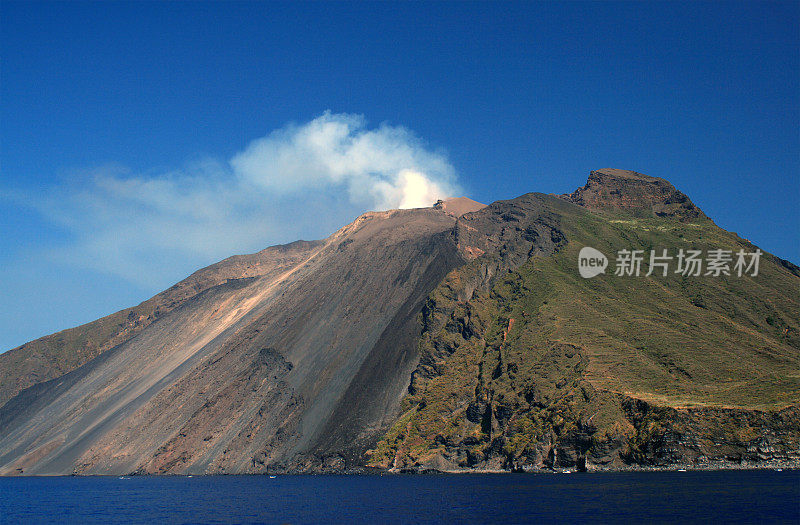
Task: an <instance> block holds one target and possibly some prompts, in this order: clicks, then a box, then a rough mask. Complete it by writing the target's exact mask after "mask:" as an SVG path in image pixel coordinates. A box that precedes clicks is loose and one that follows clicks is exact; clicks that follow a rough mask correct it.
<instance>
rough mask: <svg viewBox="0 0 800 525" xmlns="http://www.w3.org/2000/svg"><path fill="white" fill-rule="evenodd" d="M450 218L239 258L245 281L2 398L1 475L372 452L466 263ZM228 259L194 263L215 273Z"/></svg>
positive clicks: (166, 469)
mask: <svg viewBox="0 0 800 525" xmlns="http://www.w3.org/2000/svg"><path fill="white" fill-rule="evenodd" d="M455 221H456V218H455V217H454V216H452V215H449V214H447V213H443V212H442V211H440V210H434V209H420V210H394V211H390V212H384V213H369V214H365V215H363V216H361V217H359V219H357V220H356V221H355V222H354V223H352V224H351V225H349V226H347V227H345V228H343V229H342V230H339V231H338V232H336V233H335V234H334V235H332V236H331V237H329V238H328V239H326V240H325V241H324V242H320V243H306V244H304V245H303V246H299V247H298V246H295V247H292V246H290V247H285V248H273V249H271V252H289V253H291V254H292V257H289V258H287V259H281V261H282V262H281V264H273V265H267V264H266V263H265V262H264V260H263V257H262V259H259V261H260V262H261V268H262V270H263V269H265V268H264V267H266V266H268V268H266V271H255V270H254V269H253V268H252V267H253V266H254V265H256V264H257V262H258V261H257V262H256V263H253V262H252V259H247V258H245V259H242V261H245V260H246V261H247V262H246V263H244V262H242V263H240V268H239V274H240V275H241V277H240V278H238V279H234V278H228V279H226V280H225V281H223V282H222V283H221V284H217V285H216V286H210V287H208V288H206V289H205V290H204V291H202V292H200V293H198V294H196V295H194V296H192V297H191V298H190V299H187V300H185V301H183V302H182V303H181V304H179V305H177V306H176V307H175V308H173V309H172V310H171V311H170V312H169V313H166V314H164V315H163V316H161V317H159V318H158V319H155V320H154V321H152V322H151V323H150V324H149V326H148V327H146V328H145V329H142V330H141V331H140V332H139V333H138V334H137V335H136V336H135V337H132V338H129V339H128V340H127V341H125V342H123V343H122V344H120V345H118V346H116V347H114V348H113V349H111V350H108V351H106V352H104V353H103V354H101V355H100V356H99V357H97V358H95V359H93V360H91V361H88V362H87V363H85V364H84V365H82V366H80V367H79V368H76V369H74V370H72V371H71V372H69V373H68V374H66V375H62V376H60V377H58V378H57V379H54V380H51V381H48V382H44V383H39V384H36V385H34V386H32V387H30V388H28V389H26V390H23V391H22V392H21V393H20V394H18V395H17V396H16V397H14V398H12V399H11V400H10V401H9V402H8V403H6V404H5V405H4V406H3V407H2V408H1V409H0V473H15V472H22V473H26V474H52V473H65V472H66V473H69V472H79V473H117V472H132V471H139V472H153V473H183V472H258V471H262V470H264V469H266V468H268V467H273V468H277V467H275V466H276V465H283V464H287V465H289V464H290V463H289V462H290V460H291V462H293V463H291V465H300V466H302V464H304V462H305V460H304V459H303V458H304V454H307V455H309V458H311V459H309V460H308V461H310V462H311V467H313V461H314V458H317V457H322V455H324V453H326V452H327V450H328V448H331V447H333V448H334V449H335V452H337V453H343V452H345V449H349V448H353V447H355V448H358V447H361V449H363V448H365V446H362V445H360V444H359V440H360V439H362V438H363V435H362V434H366V435H372V434H374V433H375V432H377V431H378V430H379V429H381V428H385V427H386V425H387V424H388V423H389V422H390V419H391V417H392V416H393V415H395V412H394V411H395V410H396V407H397V405H398V401H399V399H400V397H401V396H402V394H403V392H404V391H405V389H406V387H407V381H408V375H409V374H410V373H411V370H412V369H413V367H414V366H416V351H415V349H416V347H415V345H414V344H413V341H414V338H415V337H416V335H417V333H418V326H417V321H416V318H417V314H418V312H419V309H420V308H421V305H422V303H423V301H424V299H425V297H426V296H427V295H428V293H429V292H430V291H431V290H432V289H433V288H434V287H435V286H436V285H437V284H438V283H439V282H440V281H441V280H442V278H443V277H444V276H445V275H446V274H447V272H449V271H450V270H451V269H453V268H454V267H456V266H458V265H460V264H462V263H463V260H462V258H461V257H460V256H459V255H458V254H457V251H456V248H455V245H454V244H453V242H452V240H451V239H450V236H449V231H450V230H451V229H452V227H453V225H454V223H455ZM268 251H270V250H268ZM262 254H263V252H262ZM254 258H255V256H254ZM230 266H231V262H230V261H229V262H228V263H227V264H225V263H223V266H222V267H221V268H220V267H217V268H214V267H212V268H211V269H209V270H206V271H202V272H200V273H201V274H203V273H204V272H210V273H212V274H214V275H215V277H218V279H217V280H221V278H219V274H224V273H225V272H226V271H227V269H228V268H230ZM165 293H166V292H165ZM62 351H66V350H62ZM18 352H19V351H18ZM376 365H382V366H376ZM383 365H389V366H387V367H386V368H383ZM6 373H9V372H8V371H7V372H6ZM343 402H345V403H347V410H342V409H341V408H339V404H340V403H343ZM336 428H342V429H344V431H343V432H335V431H334V430H331V429H336ZM332 436H333V437H332ZM361 451H363V450H359V452H357V453H356V455H359V454H360V453H361Z"/></svg>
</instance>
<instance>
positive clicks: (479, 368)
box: [0, 170, 800, 475]
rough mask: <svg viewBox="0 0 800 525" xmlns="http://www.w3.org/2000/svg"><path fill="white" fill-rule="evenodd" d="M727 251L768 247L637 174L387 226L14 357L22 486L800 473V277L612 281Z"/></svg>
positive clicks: (196, 284) (7, 419)
mask: <svg viewBox="0 0 800 525" xmlns="http://www.w3.org/2000/svg"><path fill="white" fill-rule="evenodd" d="M586 246H590V247H593V248H596V249H598V250H600V251H601V252H603V253H605V254H606V255H607V256H608V257H609V259H610V260H611V262H610V265H609V268H608V269H607V270H606V273H605V274H601V275H598V276H596V277H593V278H591V279H584V278H583V277H581V276H580V274H579V272H578V253H579V252H580V250H581V248H583V247H586ZM720 248H721V249H726V250H733V251H734V252H735V251H736V250H739V249H740V248H741V249H743V250H744V251H746V252H753V251H755V249H756V247H755V246H753V245H751V244H750V243H749V242H747V241H746V240H744V239H740V238H739V237H738V236H736V235H735V234H732V233H729V232H726V231H724V230H722V229H720V228H719V227H717V226H716V225H715V224H714V223H713V222H712V221H711V220H710V219H709V218H707V217H706V216H705V214H703V212H702V211H701V210H699V209H698V208H697V207H696V206H695V205H694V204H693V203H692V202H691V200H690V199H689V198H688V197H686V196H685V195H683V194H682V193H680V192H679V191H677V190H676V189H675V188H674V187H673V186H672V185H671V184H669V183H668V182H667V181H665V180H663V179H657V178H653V177H647V176H645V175H641V174H638V173H635V172H629V171H623V170H599V171H595V172H592V173H591V175H590V177H589V180H588V182H587V184H586V185H585V186H584V187H582V188H579V189H578V190H576V191H575V192H573V193H571V194H568V195H561V196H556V195H543V194H534V193H532V194H527V195H523V196H521V197H519V198H517V199H513V200H510V201H500V202H496V203H494V204H492V205H490V206H488V207H484V206H483V205H481V204H480V203H476V202H475V201H471V200H469V199H463V198H461V199H453V200H450V201H444V202H440V203H437V204H436V205H435V206H434V207H433V208H425V209H417V210H393V211H389V212H381V213H368V214H365V215H363V216H362V217H359V218H358V219H357V220H356V221H355V222H354V223H352V224H350V225H348V226H346V227H345V228H342V229H341V230H339V231H338V232H336V233H335V234H333V235H332V236H331V237H329V238H328V239H325V240H324V241H316V242H299V243H294V244H292V245H287V246H284V247H272V248H268V249H267V250H264V251H262V252H259V253H258V254H254V255H250V256H239V257H235V258H231V259H227V260H226V261H223V262H221V263H219V264H217V265H214V266H211V267H209V268H207V269H204V270H201V271H199V272H197V273H195V274H194V275H193V276H191V277H190V278H188V279H187V280H185V281H182V282H181V283H179V284H178V285H176V286H175V287H173V288H170V289H169V290H167V291H165V292H163V293H162V294H159V295H158V296H156V297H154V298H153V299H151V300H150V301H147V302H145V303H142V305H139V306H138V307H136V308H134V309H130V310H126V311H123V312H120V313H118V314H114V315H112V316H109V317H107V318H103V319H101V320H99V321H95V322H94V323H90V324H89V325H84V326H83V327H78V328H75V329H72V330H71V331H66V332H62V333H59V334H55V335H53V336H49V337H47V338H43V339H40V340H37V341H34V342H32V343H28V344H27V345H23V346H22V347H20V348H19V349H16V350H14V351H12V352H9V353H8V354H11V355H10V356H9V357H6V355H8V354H5V355H2V356H0V378H1V379H2V382H3V388H2V389H0V395H4V396H6V399H8V401H7V402H6V403H5V404H4V405H2V406H0V474H6V475H10V474H53V473H80V474H103V473H113V474H118V473H128V472H138V473H244V472H253V473H257V472H268V471H270V472H271V471H317V472H318V471H341V470H346V469H350V468H354V467H360V466H363V465H370V466H373V467H378V468H390V469H391V468H394V469H412V470H420V469H426V468H435V469H443V470H458V469H523V470H528V469H536V468H588V469H594V468H629V467H632V466H636V467H641V466H654V465H655V466H659V465H678V464H680V465H683V464H692V463H694V464H699V465H703V464H710V465H722V466H725V465H729V464H732V463H736V464H737V465H738V464H740V463H742V462H744V463H746V464H752V463H753V462H761V463H765V462H767V463H769V462H772V463H770V464H782V465H793V464H796V463H797V462H798V461H799V460H800V323H799V322H798V319H800V300H799V299H798V291H800V270H798V268H797V267H796V266H794V265H793V264H791V263H789V262H787V261H783V260H781V259H778V258H776V257H773V256H771V255H769V254H766V253H765V254H764V255H763V256H762V257H761V264H760V271H759V273H758V275H757V276H751V275H743V276H741V277H739V276H737V275H736V274H735V272H734V273H733V274H731V275H727V276H726V275H722V276H711V275H709V276H705V275H700V276H688V275H682V274H680V273H675V272H674V271H673V270H674V266H673V269H672V270H671V271H670V272H669V273H667V275H662V274H661V272H660V271H659V272H656V273H654V274H653V275H651V276H645V275H644V274H646V273H647V271H648V269H649V260H647V258H646V257H645V260H644V262H643V263H642V275H641V276H639V277H636V276H631V275H619V276H618V275H614V268H613V265H614V256H615V254H616V253H617V252H618V251H619V250H623V249H627V250H634V249H635V250H643V251H644V252H645V256H647V255H649V251H650V250H656V251H657V252H658V253H661V250H663V249H667V250H668V252H669V253H670V254H672V255H675V254H676V252H677V251H678V250H679V249H684V250H689V249H697V250H701V251H702V252H703V253H707V252H709V251H710V250H713V249H720ZM672 262H673V264H675V261H672ZM131 323H133V324H131ZM137 323H138V324H137ZM0 399H2V398H0ZM2 403H3V400H0V404H2ZM748 462H750V463H748Z"/></svg>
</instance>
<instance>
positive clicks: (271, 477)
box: [269, 476, 278, 479]
mask: <svg viewBox="0 0 800 525" xmlns="http://www.w3.org/2000/svg"><path fill="white" fill-rule="evenodd" d="M277 477H278V476H270V477H269V479H275V478H277Z"/></svg>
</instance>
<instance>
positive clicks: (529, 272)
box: [370, 197, 800, 468]
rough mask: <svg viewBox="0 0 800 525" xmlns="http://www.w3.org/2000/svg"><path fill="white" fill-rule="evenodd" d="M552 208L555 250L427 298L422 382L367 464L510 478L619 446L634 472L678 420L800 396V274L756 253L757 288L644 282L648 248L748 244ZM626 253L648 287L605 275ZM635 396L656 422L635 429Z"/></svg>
mask: <svg viewBox="0 0 800 525" xmlns="http://www.w3.org/2000/svg"><path fill="white" fill-rule="evenodd" d="M548 199H549V202H548V205H547V206H548V207H549V208H550V211H553V212H555V213H558V214H559V216H560V225H559V228H560V229H561V232H562V233H563V234H564V236H565V237H566V240H567V243H566V244H565V245H564V246H562V247H561V249H560V250H559V251H558V252H557V253H555V254H554V255H552V256H545V257H532V258H531V259H530V260H528V262H526V263H525V264H523V265H521V266H519V267H517V268H511V269H506V270H504V271H503V273H502V274H501V275H498V276H496V277H495V278H494V280H493V282H492V285H491V287H489V288H488V289H485V290H479V291H477V292H476V293H475V295H474V296H473V297H472V298H471V299H470V300H468V301H459V300H458V299H457V298H458V297H459V295H458V291H459V289H460V286H461V285H462V283H463V282H468V281H470V276H472V275H475V274H479V273H480V271H481V268H482V267H485V266H487V265H491V262H492V257H495V256H494V255H492V254H487V255H485V256H483V257H480V258H478V259H476V260H474V261H472V262H471V263H469V264H468V265H467V266H465V267H462V268H459V269H457V270H455V271H453V272H452V273H451V274H450V275H449V276H448V279H447V280H446V281H445V282H444V283H442V285H440V286H439V288H437V290H436V291H435V292H434V293H433V294H432V296H431V299H430V305H429V308H427V309H426V312H424V315H423V325H424V327H425V332H424V335H423V338H422V340H421V343H420V345H421V347H420V348H421V353H422V356H423V357H422V365H421V367H420V369H419V370H418V375H420V374H421V375H428V376H431V377H429V378H428V379H427V380H422V379H420V378H418V377H415V380H414V383H413V384H412V393H411V394H409V395H408V396H407V397H406V398H405V399H404V401H403V405H402V411H403V415H402V416H401V417H400V418H399V419H398V421H397V423H396V424H395V425H394V426H393V427H392V428H391V430H390V431H389V432H388V434H387V435H386V437H385V439H383V440H382V441H381V442H380V443H379V444H378V446H377V447H376V448H375V449H374V450H373V451H371V452H370V458H371V463H372V464H374V465H382V466H386V467H404V466H406V467H409V466H415V465H425V464H428V463H430V462H431V460H432V459H433V458H435V457H437V456H442V457H444V458H446V459H447V461H450V462H451V463H452V464H453V465H454V466H458V467H465V466H473V465H476V464H478V463H479V462H480V461H483V460H485V459H486V458H491V457H498V458H504V459H501V460H498V461H503V462H504V463H503V464H502V465H497V466H498V467H500V466H502V467H503V468H514V467H515V466H516V465H517V464H522V463H525V464H536V463H545V464H557V463H558V462H559V461H561V460H559V459H558V458H557V457H555V458H554V457H552V456H553V455H555V456H558V454H559V452H560V453H562V454H564V453H573V454H575V455H576V456H577V457H580V456H582V455H585V454H586V453H587V452H589V453H590V454H593V455H594V458H595V460H597V461H600V462H603V461H612V460H613V458H609V457H606V458H603V456H604V454H606V453H607V452H609V451H611V449H613V448H614V447H616V448H620V447H622V450H621V451H620V454H619V455H620V456H621V457H623V458H626V459H628V460H630V461H633V462H642V461H644V459H643V458H644V457H645V456H646V455H647V454H646V450H647V447H648V446H652V443H653V442H654V440H655V437H654V436H657V435H663V434H664V433H665V432H666V431H667V429H668V427H669V428H672V427H674V425H673V423H674V421H668V420H669V419H670V418H673V419H674V418H675V417H677V416H675V414H677V412H676V411H675V410H674V409H686V408H700V409H701V410H702V409H703V407H707V408H710V409H714V408H741V409H747V410H779V409H781V408H783V407H786V406H790V405H794V404H797V403H798V401H800V373H799V371H800V351H799V350H800V325H799V324H798V320H800V302H799V300H798V290H800V278H799V277H798V276H797V275H795V274H793V273H792V271H791V270H790V269H788V268H787V267H786V266H785V265H781V264H780V261H779V260H778V259H776V258H774V257H773V256H771V255H768V254H764V256H762V258H761V265H760V272H759V274H758V276H756V277H751V276H742V277H737V276H736V275H735V274H732V275H731V276H720V277H713V276H698V277H689V276H682V275H680V274H676V273H674V270H675V268H676V263H675V261H674V260H673V261H672V262H671V266H670V272H669V274H668V275H667V276H661V273H660V271H658V272H656V273H655V274H654V275H653V276H650V277H645V276H644V274H646V273H647V269H648V263H649V261H648V257H649V251H650V250H657V251H658V253H659V254H660V253H661V250H662V249H664V248H667V249H668V254H669V255H673V256H674V255H676V253H677V251H678V249H680V248H683V249H684V250H686V249H697V250H702V251H703V253H704V255H705V253H707V251H708V250H710V249H717V248H722V249H728V250H734V252H735V251H737V250H739V249H740V248H741V249H744V250H745V252H753V251H755V247H754V246H753V245H751V244H749V243H748V242H747V241H744V240H743V239H740V238H739V237H737V236H736V235H735V234H732V233H729V232H726V231H724V230H722V229H720V228H718V227H717V226H716V225H715V224H714V223H713V222H712V221H711V220H709V219H707V218H705V217H703V216H701V217H698V218H694V219H692V220H691V222H679V221H677V220H675V219H674V218H670V217H666V218H659V217H656V216H654V215H653V214H650V215H651V216H649V217H648V216H643V215H646V214H643V213H642V212H641V210H636V211H635V213H633V212H631V213H630V214H626V213H625V212H624V211H619V210H615V211H614V212H613V213H611V212H589V211H586V210H584V209H581V208H578V207H576V206H564V205H563V203H561V202H559V201H558V199H557V198H555V197H549V198H548ZM545 201H546V202H547V199H545ZM524 226H525V225H524V224H523V225H520V227H524ZM584 246H592V247H594V248H597V249H599V250H600V251H602V252H603V253H605V254H606V255H607V256H608V257H609V267H608V268H607V270H606V274H604V275H600V276H598V277H595V278H593V279H583V278H582V277H580V275H579V273H578V270H577V261H578V252H579V250H580V249H581V248H582V247H584ZM621 249H629V250H633V249H636V250H645V261H644V262H643V263H642V276H640V277H634V276H615V275H614V257H615V254H616V253H617V251H618V250H621ZM626 400H629V401H626ZM630 400H642V401H644V402H646V404H647V406H649V407H652V408H651V411H650V412H649V414H648V415H647V416H646V417H644V418H643V419H642V418H639V419H637V418H636V416H635V415H634V414H633V412H634V411H635V410H634V409H633V408H631V406H632V405H630ZM659 407H661V408H659ZM722 419H724V418H722ZM722 419H720V420H719V421H717V422H710V423H708V431H709V432H712V430H713V431H714V432H721V434H723V435H724V436H726V437H725V439H731V440H734V439H740V440H746V439H754V438H753V437H752V436H750V435H749V434H748V432H750V433H753V432H755V431H753V430H752V428H750V427H748V426H746V425H745V426H742V425H739V426H737V425H732V426H731V425H730V424H729V423H727V422H725V421H722ZM699 424H700V426H701V427H702V425H704V424H705V423H699ZM670 425H672V426H670ZM748 429H749V430H748ZM701 433H702V432H701ZM737 433H738V434H737ZM734 434H735V435H734ZM740 434H741V435H740ZM745 434H747V435H745ZM755 434H757V432H755ZM755 434H754V435H755ZM498 438H499V439H498ZM559 447H560V448H559ZM498 448H502V450H498ZM548 454H549V455H550V457H542V456H543V455H544V456H547V455H548ZM606 455H608V454H606ZM564 464H569V462H568V461H567V462H566V463H564ZM484 466H485V463H484Z"/></svg>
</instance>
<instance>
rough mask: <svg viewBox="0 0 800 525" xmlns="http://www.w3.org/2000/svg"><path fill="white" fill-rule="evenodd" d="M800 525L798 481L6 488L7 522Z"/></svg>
mask: <svg viewBox="0 0 800 525" xmlns="http://www.w3.org/2000/svg"><path fill="white" fill-rule="evenodd" d="M699 521H703V522H710V523H764V522H768V523H800V471H783V472H777V471H771V470H762V471H721V472H631V473H584V474H569V475H567V474H497V475H493V474H476V475H385V476H288V475H287V476H277V477H275V478H269V477H267V476H209V477H203V476H195V477H191V478H189V477H130V478H124V479H119V478H116V477H87V478H79V477H52V478H0V522H2V523H45V522H49V523H148V524H153V525H161V524H166V523H440V522H449V523H502V524H505V523H535V522H554V523H586V522H600V523H610V522H628V523H630V522H647V523H653V522H660V523H674V522H699Z"/></svg>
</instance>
